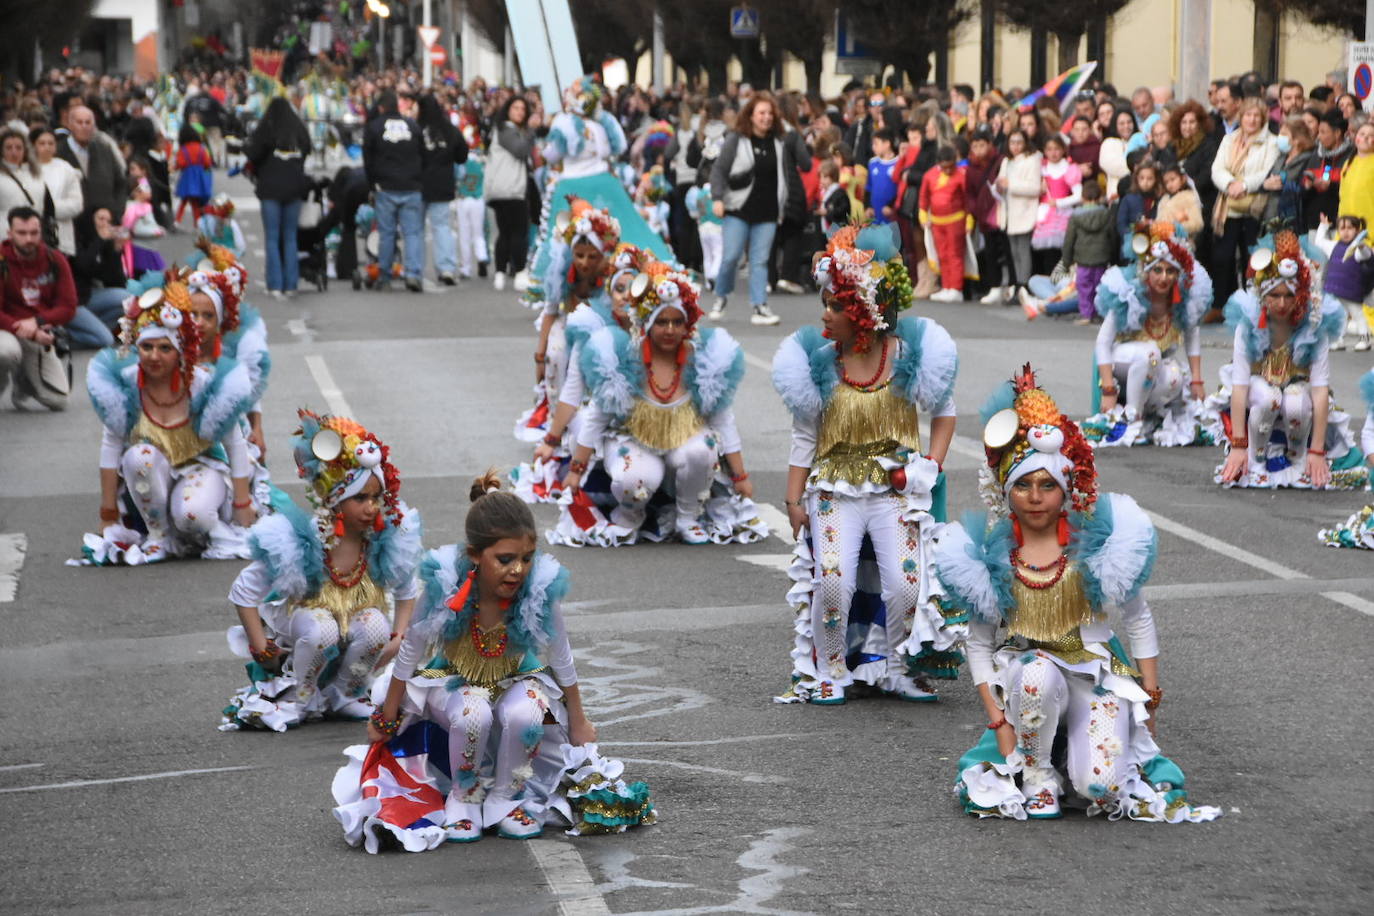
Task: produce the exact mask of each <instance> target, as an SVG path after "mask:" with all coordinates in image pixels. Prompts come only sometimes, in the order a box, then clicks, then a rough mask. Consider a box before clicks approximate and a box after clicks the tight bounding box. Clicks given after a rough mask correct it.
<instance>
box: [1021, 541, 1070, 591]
mask: <svg viewBox="0 0 1374 916" xmlns="http://www.w3.org/2000/svg"><path fill="white" fill-rule="evenodd" d="M1068 567H1069V555H1068V554H1066V553H1061V554H1060V555H1059V559H1057V560H1055V561H1054V562H1053V563H1048V564H1046V565H1044V566H1035V565H1032V564H1030V563H1027V562H1026V561H1025V560H1022V559H1021V548H1020V547H1013V548H1012V549H1011V568H1012V571H1013V572H1015V573H1016V579H1017V581H1018V582H1020V583H1021V584H1022V585H1024V586H1025V587H1026V588H1033V589H1035V590H1036V591H1043V590H1044V589H1047V588H1053V587H1054V586H1056V585H1058V584H1059V580H1060V579H1062V578H1064V570H1066V569H1068ZM1023 569H1028V570H1030V571H1031V572H1049V571H1050V570H1054V578H1053V579H1050V580H1048V581H1045V582H1039V581H1037V580H1034V579H1027V578H1026V577H1025V575H1023V574H1022V572H1021V570H1023Z"/></svg>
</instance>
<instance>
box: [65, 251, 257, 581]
mask: <svg viewBox="0 0 1374 916" xmlns="http://www.w3.org/2000/svg"><path fill="white" fill-rule="evenodd" d="M183 273H184V272H183ZM183 273H178V272H176V271H172V272H169V273H168V274H166V275H164V274H162V273H148V274H144V276H143V278H142V279H141V280H138V281H130V284H129V289H130V292H131V296H130V298H129V300H128V303H127V305H126V307H125V317H124V318H122V319H120V338H119V339H120V347H119V348H118V349H113V348H112V349H107V350H102V351H101V352H100V353H98V354H97V355H96V357H95V359H93V360H92V361H91V364H90V366H89V367H88V369H87V371H86V389H87V391H88V392H89V393H90V396H91V403H92V404H93V405H94V406H95V411H96V414H97V415H98V416H99V417H100V420H101V422H102V423H103V424H104V433H103V438H102V440H101V445H100V522H101V529H102V530H101V533H100V534H87V535H86V536H85V538H84V546H83V554H84V561H83V562H86V563H91V564H95V565H108V564H118V563H125V564H128V565H139V564H142V563H151V562H156V561H158V560H163V559H166V558H168V557H178V556H188V555H198V556H200V557H203V558H205V559H217V560H222V559H231V558H238V559H243V558H246V557H247V556H248V553H247V540H246V538H245V528H246V526H248V525H251V524H252V523H253V521H254V519H255V518H256V512H255V510H254V505H253V499H252V494H251V491H250V483H251V478H250V474H251V462H250V459H249V456H248V449H247V445H246V443H245V442H244V438H243V433H242V431H241V427H240V422H241V421H242V420H243V417H244V414H245V413H246V412H247V411H248V409H249V408H250V407H251V406H252V403H253V400H252V399H253V388H252V379H251V377H250V376H249V373H248V371H247V370H246V369H245V368H244V367H243V366H242V365H239V364H238V363H236V362H234V361H233V360H229V359H222V360H219V361H218V362H216V363H215V364H214V365H213V366H203V365H199V362H200V347H201V340H200V333H199V331H198V330H197V328H196V323H195V321H194V320H193V319H192V317H191V311H192V303H191V290H190V288H189V287H188V286H187V285H186V282H185V280H184V278H183ZM131 348H136V349H137V351H138V352H137V356H134V355H132V354H130V353H129V350H130V349H131Z"/></svg>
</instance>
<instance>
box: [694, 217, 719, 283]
mask: <svg viewBox="0 0 1374 916" xmlns="http://www.w3.org/2000/svg"><path fill="white" fill-rule="evenodd" d="M697 236H698V237H699V238H700V239H701V265H702V271H703V272H704V273H705V275H706V276H708V277H715V276H716V275H717V274H719V273H720V259H721V255H722V254H724V252H725V233H724V232H722V231H721V228H720V224H719V223H701V224H700V225H699V226H698V228H697Z"/></svg>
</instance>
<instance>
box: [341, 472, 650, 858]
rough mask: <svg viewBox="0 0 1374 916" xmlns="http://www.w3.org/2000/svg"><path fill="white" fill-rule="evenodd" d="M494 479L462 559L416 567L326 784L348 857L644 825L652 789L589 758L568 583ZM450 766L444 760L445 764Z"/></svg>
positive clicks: (484, 485)
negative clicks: (557, 823)
mask: <svg viewBox="0 0 1374 916" xmlns="http://www.w3.org/2000/svg"><path fill="white" fill-rule="evenodd" d="M499 486H500V484H499V481H498V480H497V479H496V476H495V473H488V474H487V475H486V476H485V477H483V478H481V479H479V480H478V481H476V482H475V483H474V484H473V487H472V492H471V497H472V506H471V508H469V510H468V514H467V518H466V520H465V522H464V531H465V534H466V537H467V540H466V543H461V544H449V545H447V546H444V547H440V548H438V549H437V550H431V551H429V553H428V554H426V555H425V558H424V562H423V563H422V564H421V567H420V578H421V580H422V582H423V585H424V596H423V598H422V601H421V605H420V611H419V613H418V614H417V615H416V619H415V623H414V624H413V625H412V626H411V627H410V628H409V630H408V631H407V632H406V634H405V638H404V640H402V642H401V647H400V652H399V653H398V654H397V656H396V662H395V664H394V665H393V666H392V669H391V675H390V677H388V678H386V679H384V680H383V681H379V683H378V688H379V689H378V691H377V710H376V712H375V713H373V715H372V718H371V720H370V721H369V723H368V740H369V741H371V742H372V744H371V746H370V747H369V746H366V745H356V746H353V747H350V748H348V749H347V750H346V751H345V754H346V755H347V756H348V757H349V762H348V763H347V764H345V765H344V766H343V767H342V768H340V770H339V771H338V774H337V775H336V776H335V777H334V787H333V789H334V798H335V801H336V802H337V803H338V807H336V808H335V809H334V816H335V817H337V818H338V819H339V821H340V823H341V824H342V825H343V828H344V836H345V838H346V839H347V841H348V843H349V845H351V846H358V845H360V844H362V845H364V846H365V848H366V849H367V851H368V852H373V853H375V852H377V850H378V849H379V848H380V845H381V840H382V838H384V837H385V838H387V839H394V840H395V841H397V842H399V844H400V845H401V846H402V847H403V848H404V849H406V850H407V851H409V852H423V851H425V850H427V849H434V848H436V847H437V846H439V845H441V844H443V843H444V842H446V841H447V842H450V843H470V842H475V841H477V840H480V839H481V838H482V831H483V830H484V829H487V828H495V829H496V831H497V833H498V835H500V836H502V837H505V838H507V839H513V840H525V839H531V838H533V837H537V836H539V835H540V833H542V832H543V828H544V824H545V823H546V822H547V821H548V820H549V819H550V818H552V817H554V816H558V817H560V818H561V819H563V820H565V821H567V822H568V823H569V824H571V825H573V830H571V831H569V832H570V833H573V834H575V835H576V834H588V833H611V832H620V831H623V830H625V829H626V828H628V827H632V826H635V825H638V824H651V823H653V822H654V818H655V814H654V808H653V805H652V803H651V802H650V801H649V787H648V786H647V785H646V784H644V783H642V782H637V783H634V784H632V785H626V784H625V783H624V782H623V781H621V780H620V779H619V773H620V770H621V769H622V768H623V764H621V763H620V762H619V761H612V760H603V759H601V758H600V757H599V756H597V754H596V745H595V744H594V743H593V742H595V741H596V728H595V727H594V726H593V725H592V723H591V722H590V720H588V718H587V714H586V712H585V711H584V709H583V707H582V693H581V690H580V689H579V687H578V683H577V669H576V668H575V667H574V664H573V655H572V647H571V646H570V645H569V642H568V631H567V625H566V623H565V622H564V617H563V613H562V609H561V605H562V601H563V599H564V597H565V596H566V595H567V592H568V572H567V570H565V569H564V568H563V567H562V566H561V565H560V564H559V562H558V561H557V560H555V559H554V558H553V557H552V556H550V555H548V554H545V553H542V552H539V551H537V550H536V549H535V547H536V535H535V528H534V516H533V515H531V514H530V510H529V507H528V506H526V505H525V504H524V503H523V502H521V501H520V500H519V499H518V498H517V497H515V496H514V495H512V494H510V493H503V492H500V491H499V489H498V488H499ZM444 751H447V753H444Z"/></svg>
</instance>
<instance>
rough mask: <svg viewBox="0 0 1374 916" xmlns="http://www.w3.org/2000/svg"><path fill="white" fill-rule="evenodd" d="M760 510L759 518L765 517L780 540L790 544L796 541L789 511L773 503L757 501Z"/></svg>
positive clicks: (770, 528) (769, 526) (756, 504)
mask: <svg viewBox="0 0 1374 916" xmlns="http://www.w3.org/2000/svg"><path fill="white" fill-rule="evenodd" d="M754 505H755V506H756V507H757V508H758V510H759V518H761V519H763V520H764V521H765V522H766V523H767V524H768V528H769V530H771V531H772V533H773V534H775V535H776V536H777V537H778V539H779V540H781V541H784V542H786V543H788V544H792V543H795V539H794V538H793V537H792V523H791V522H790V521H788V520H787V513H786V512H784V511H782V510H781V509H779V508H778V507H777V506H775V505H773V504H772V503H755V504H754Z"/></svg>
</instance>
